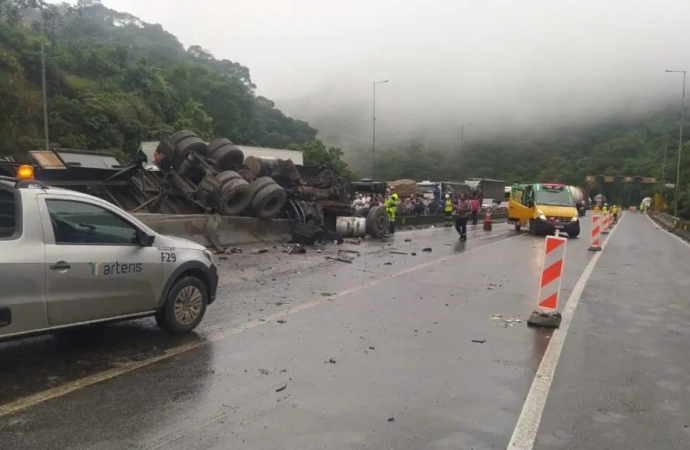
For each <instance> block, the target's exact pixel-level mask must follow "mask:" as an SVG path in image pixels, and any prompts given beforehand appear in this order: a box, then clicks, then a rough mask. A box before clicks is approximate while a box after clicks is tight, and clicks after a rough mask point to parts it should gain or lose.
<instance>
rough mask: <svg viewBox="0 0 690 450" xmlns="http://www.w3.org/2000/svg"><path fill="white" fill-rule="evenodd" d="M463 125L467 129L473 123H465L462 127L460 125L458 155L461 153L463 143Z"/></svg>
mask: <svg viewBox="0 0 690 450" xmlns="http://www.w3.org/2000/svg"><path fill="white" fill-rule="evenodd" d="M465 125H467V126H468V127H469V126H471V125H473V123H472V122H467V123H463V124H462V125H460V150H459V152H458V153H462V144H463V142H464V141H465Z"/></svg>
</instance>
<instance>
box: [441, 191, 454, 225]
mask: <svg viewBox="0 0 690 450" xmlns="http://www.w3.org/2000/svg"><path fill="white" fill-rule="evenodd" d="M443 213H444V214H445V216H446V226H447V227H449V226H451V225H453V200H452V199H451V198H450V194H446V203H445V205H444V207H443Z"/></svg>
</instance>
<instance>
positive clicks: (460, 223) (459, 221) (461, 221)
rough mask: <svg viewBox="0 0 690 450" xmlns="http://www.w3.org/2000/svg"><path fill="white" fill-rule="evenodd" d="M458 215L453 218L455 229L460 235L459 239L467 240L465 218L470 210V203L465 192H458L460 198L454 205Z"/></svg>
mask: <svg viewBox="0 0 690 450" xmlns="http://www.w3.org/2000/svg"><path fill="white" fill-rule="evenodd" d="M455 210H456V211H457V214H458V217H457V218H456V219H455V231H457V232H458V234H459V235H460V240H461V241H466V240H467V219H468V216H469V215H470V213H471V212H472V205H471V204H470V202H469V200H467V194H460V199H459V200H458V202H457V203H456V205H455Z"/></svg>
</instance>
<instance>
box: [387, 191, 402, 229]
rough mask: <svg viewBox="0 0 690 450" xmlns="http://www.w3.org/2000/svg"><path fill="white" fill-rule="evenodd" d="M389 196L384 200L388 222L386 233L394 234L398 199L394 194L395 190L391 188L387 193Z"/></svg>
mask: <svg viewBox="0 0 690 450" xmlns="http://www.w3.org/2000/svg"><path fill="white" fill-rule="evenodd" d="M388 192H389V193H390V195H389V196H388V198H386V211H387V212H388V217H389V218H390V222H389V224H388V232H389V233H391V234H394V233H395V218H396V213H397V210H398V202H399V200H400V197H398V194H397V193H396V192H395V188H391V189H390V190H389V191H388Z"/></svg>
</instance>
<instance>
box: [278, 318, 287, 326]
mask: <svg viewBox="0 0 690 450" xmlns="http://www.w3.org/2000/svg"><path fill="white" fill-rule="evenodd" d="M276 322H278V323H279V324H281V325H282V324H284V323H287V320H284V319H278V320H277V321H276Z"/></svg>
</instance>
